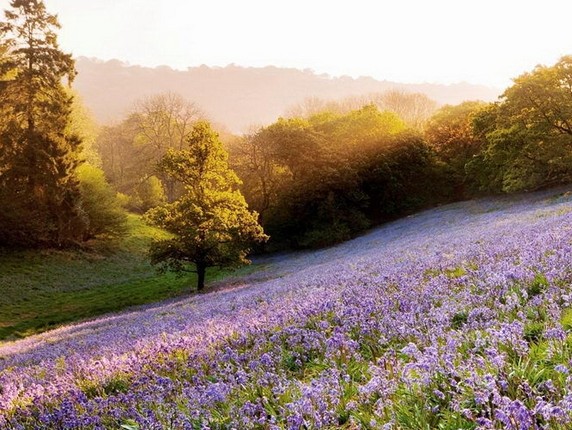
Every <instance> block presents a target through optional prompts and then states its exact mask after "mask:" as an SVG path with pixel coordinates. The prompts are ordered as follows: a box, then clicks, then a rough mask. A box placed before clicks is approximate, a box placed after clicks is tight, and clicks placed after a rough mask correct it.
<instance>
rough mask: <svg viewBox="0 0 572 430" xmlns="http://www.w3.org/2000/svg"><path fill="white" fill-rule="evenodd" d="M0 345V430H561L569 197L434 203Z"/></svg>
mask: <svg viewBox="0 0 572 430" xmlns="http://www.w3.org/2000/svg"><path fill="white" fill-rule="evenodd" d="M258 264H259V265H260V267H261V268H260V270H258V271H256V272H255V273H254V274H252V275H249V276H246V277H244V278H243V280H242V282H236V283H235V284H233V285H232V286H231V287H228V288H226V289H220V290H217V291H214V292H211V293H209V294H203V295H197V296H192V297H189V298H188V299H184V300H179V301H173V302H168V303H165V304H160V305H156V306H152V307H147V308H141V309H137V310H134V311H131V312H128V313H123V314H117V315H111V316H108V317H104V318H100V319H97V320H94V321H90V322H86V323H82V324H78V325H73V326H68V327H64V328H61V329H58V330H54V331H52V332H48V333H44V334H42V335H39V336H34V337H30V338H28V339H24V340H21V341H18V342H14V343H6V344H3V345H0V428H2V429H121V428H124V429H141V430H143V429H173V430H174V429H333V428H345V429H362V428H363V429H459V428H460V429H522V430H526V429H570V428H572V375H571V373H570V372H571V371H572V361H571V360H572V284H571V281H572V197H570V196H569V195H568V194H562V190H560V191H555V190H552V191H550V192H543V193H536V194H532V195H529V196H520V197H512V198H506V197H505V198H496V199H486V200H479V201H473V202H466V203H458V204H454V205H449V206H444V207H441V208H438V209H434V210H431V211H426V212H423V213H421V214H418V215H415V216H411V217H408V218H406V219H402V220H399V221H396V222H393V223H390V224H387V225H385V226H383V227H381V228H379V229H376V230H375V231H372V232H370V233H369V234H367V235H365V236H363V237H360V238H358V239H355V240H353V241H350V242H347V243H345V244H342V245H340V246H337V247H334V248H331V249H327V250H322V251H317V252H313V253H300V254H292V255H284V256H275V257H272V258H267V259H261V260H259V261H258Z"/></svg>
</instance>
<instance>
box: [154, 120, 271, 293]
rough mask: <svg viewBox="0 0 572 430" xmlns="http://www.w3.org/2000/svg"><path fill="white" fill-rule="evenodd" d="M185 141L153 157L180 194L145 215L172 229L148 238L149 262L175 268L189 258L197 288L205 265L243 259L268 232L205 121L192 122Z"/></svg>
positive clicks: (184, 266) (232, 263)
mask: <svg viewBox="0 0 572 430" xmlns="http://www.w3.org/2000/svg"><path fill="white" fill-rule="evenodd" d="M187 142H188V148H187V149H183V150H180V151H177V150H172V149H171V150H169V151H168V152H167V154H166V155H165V156H164V157H163V159H162V160H161V162H160V163H159V168H160V170H161V172H162V173H164V174H166V175H168V176H169V177H170V178H171V179H173V180H176V181H178V182H180V183H181V184H183V186H184V193H183V195H182V196H181V197H180V198H179V199H178V200H175V201H174V202H173V203H169V204H166V205H163V206H160V207H156V208H154V209H151V210H150V211H149V212H148V213H147V215H146V216H147V219H148V220H149V221H150V222H151V223H152V224H154V225H156V226H158V227H161V228H163V229H165V230H167V231H168V232H170V233H171V234H172V235H173V237H172V238H170V239H164V240H159V241H156V242H154V244H153V245H152V247H151V252H150V254H151V261H152V263H154V264H161V265H162V266H163V268H165V269H169V270H174V271H177V272H181V271H185V270H187V267H188V264H189V263H192V264H194V267H195V270H191V271H195V272H196V273H197V278H198V281H197V288H198V290H202V289H203V288H204V285H205V273H206V269H207V268H208V267H213V266H220V267H227V266H236V265H241V264H245V263H248V260H247V259H246V256H247V253H248V251H249V248H250V247H251V246H252V245H253V244H254V243H255V242H263V241H265V240H267V239H268V236H266V235H265V234H264V233H263V231H262V227H260V225H259V224H258V222H257V218H258V214H257V213H256V212H251V211H249V210H248V206H247V204H246V201H245V200H244V197H243V196H242V194H241V193H240V191H238V189H237V187H238V185H239V184H240V180H239V179H238V177H237V176H236V174H235V173H234V172H233V171H232V170H231V169H230V168H229V166H228V155H227V153H226V151H225V150H224V149H223V147H222V143H221V142H220V140H219V139H218V135H217V134H216V133H215V132H214V131H213V130H212V129H211V128H210V126H209V124H208V123H206V122H204V121H201V122H198V123H197V124H196V125H195V126H194V128H193V130H192V131H191V133H190V135H189V137H188V138H187Z"/></svg>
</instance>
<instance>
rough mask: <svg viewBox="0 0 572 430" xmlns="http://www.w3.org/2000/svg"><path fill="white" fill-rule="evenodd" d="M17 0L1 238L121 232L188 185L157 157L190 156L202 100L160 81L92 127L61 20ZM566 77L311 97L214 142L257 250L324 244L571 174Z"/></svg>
mask: <svg viewBox="0 0 572 430" xmlns="http://www.w3.org/2000/svg"><path fill="white" fill-rule="evenodd" d="M12 6H13V11H11V12H7V15H6V18H7V19H6V21H5V22H4V23H2V27H1V28H0V31H1V34H2V38H1V45H0V109H1V110H2V115H1V116H0V149H1V150H0V205H1V207H2V208H3V210H2V211H1V212H0V243H1V244H2V245H3V246H4V247H32V248H34V247H59V248H65V247H85V246H88V245H89V243H90V242H89V241H90V240H92V239H94V238H100V239H103V240H105V239H106V238H112V237H113V236H117V235H121V234H125V227H124V224H125V219H126V212H127V211H131V212H135V213H140V214H144V213H146V212H148V211H151V213H152V212H153V211H155V212H154V213H157V208H158V207H163V208H166V207H173V206H172V205H173V204H174V203H175V202H181V201H182V200H181V199H183V200H184V198H186V197H185V196H188V192H189V186H191V185H192V184H191V185H189V184H188V183H187V184H186V182H188V181H187V179H185V178H182V177H180V176H177V175H173V174H169V173H168V172H166V171H165V169H164V168H161V165H163V166H164V165H165V157H167V158H168V157H173V156H174V155H173V154H176V153H179V154H181V153H183V152H185V151H187V153H189V154H190V153H191V152H192V149H193V142H194V141H193V138H192V136H193V133H195V134H196V133H197V124H203V125H202V126H201V127H203V126H204V124H205V122H204V118H205V114H204V113H203V111H202V109H201V107H200V106H198V105H197V104H196V103H195V102H194V101H193V100H186V99H184V98H183V97H182V96H180V95H178V94H175V93H158V94H156V95H155V96H150V97H146V98H142V99H141V100H140V101H139V102H137V103H136V104H135V105H134V106H133V107H132V109H131V111H130V113H129V114H128V115H126V116H125V117H124V118H122V119H120V120H119V121H117V122H116V123H115V124H114V125H107V126H97V125H95V122H94V121H93V120H92V119H91V118H90V117H89V114H88V113H87V111H86V109H85V108H84V107H83V106H82V104H81V101H80V99H79V97H77V96H76V95H75V94H74V93H73V91H72V90H71V89H70V87H69V86H68V83H69V84H71V83H72V82H73V79H74V77H75V74H76V71H75V68H74V60H73V59H72V57H71V56H70V55H69V54H66V53H63V52H61V50H60V49H59V47H58V45H57V35H56V31H57V29H58V23H57V20H56V18H55V17H54V16H53V15H50V14H49V13H48V12H47V11H46V10H45V7H44V5H43V3H42V2H39V1H24V2H21V1H14V2H12ZM571 89H572V57H563V58H562V59H561V60H560V61H559V62H558V63H557V64H555V65H553V66H538V67H536V68H535V69H534V70H532V71H530V72H527V73H524V74H523V75H521V76H519V77H518V78H516V79H515V80H514V84H513V85H512V86H511V87H510V88H508V89H507V90H506V91H505V92H504V94H503V95H502V96H501V97H500V99H499V100H498V101H497V102H495V103H485V102H477V101H471V102H464V103H462V104H459V105H445V106H441V107H438V106H437V103H436V102H434V101H432V100H431V99H430V98H428V97H427V96H425V95H423V94H419V93H407V92H403V91H397V90H392V91H387V92H384V93H376V94H367V95H361V96H359V95H357V96H354V97H350V98H345V99H341V100H339V101H331V100H321V99H319V98H308V99H306V101H304V102H301V103H300V104H298V105H297V106H294V107H292V108H291V109H290V111H289V114H288V115H285V116H284V117H282V118H278V119H277V120H276V121H275V122H274V123H272V124H270V125H267V126H264V127H258V128H253V129H252V131H251V132H250V133H248V134H245V135H240V136H238V135H231V134H229V133H228V132H223V133H220V136H218V135H216V134H212V135H211V134H208V133H207V134H208V136H210V137H208V139H207V141H208V142H211V143H212V144H213V145H215V146H216V145H218V143H217V142H220V140H222V142H223V143H224V149H223V147H222V146H221V147H220V151H223V152H224V153H225V155H224V156H223V158H222V159H223V160H224V161H223V162H224V163H227V164H225V166H226V165H228V166H229V168H231V169H232V171H233V173H232V175H236V180H234V179H233V180H231V181H230V182H229V181H226V182H224V181H223V182H224V185H223V188H224V187H226V188H225V189H228V190H234V191H233V192H235V191H236V192H237V193H239V194H240V197H239V199H242V198H244V199H245V202H246V204H248V207H249V208H250V209H249V210H250V211H254V212H256V214H257V215H256V214H254V212H249V213H253V214H254V215H253V216H255V217H256V216H258V222H259V223H260V224H261V225H262V227H263V228H264V231H265V232H266V234H267V235H268V236H270V240H269V241H268V242H266V243H265V244H262V242H264V241H259V242H261V243H259V245H257V246H256V249H257V250H258V251H268V250H276V249H284V248H308V247H321V246H327V245H331V244H334V243H337V242H340V241H343V240H347V239H349V238H351V237H353V236H355V235H357V234H359V233H360V232H363V231H364V230H366V229H367V228H369V227H371V226H374V225H376V224H379V223H382V222H384V221H387V220H391V219H394V218H396V217H400V216H403V215H406V214H410V213H412V212H414V211H418V210H420V209H423V208H427V207H431V206H434V205H438V204H442V203H446V202H451V201H456V200H461V199H469V198H473V197H476V196H481V195H483V194H491V193H506V192H520V191H530V190H536V189H540V188H543V187H549V186H553V185H557V184H563V183H568V182H570V181H571V179H572V176H571V175H572V159H571V157H572V96H571V94H572V91H571ZM209 130H210V128H209ZM209 133H211V132H210V131H209ZM219 139H220V140H219ZM195 142H196V140H195ZM213 142H214V143H213ZM203 143H204V142H203ZM209 145H210V144H209ZM207 146H208V145H207ZM213 148H214V146H213ZM217 148H218V146H217ZM209 151H210V149H209ZM213 151H215V150H214V149H213ZM216 151H219V149H216ZM216 151H215V152H216ZM195 159H196V157H195ZM189 166H190V165H189ZM189 166H187V167H189ZM207 169H208V167H207ZM225 169H226V167H225ZM225 175H227V174H226V173H225ZM225 177H228V175H227V176H225ZM234 177H235V176H233V178H234ZM215 182H216V181H215ZM217 192H218V191H217ZM242 196H244V197H242ZM169 205H171V206H169ZM207 209H208V208H207ZM207 209H205V210H207ZM207 211H208V210H207ZM152 218H153V217H152V216H149V215H148V216H147V219H148V220H151V219H152ZM211 221H212V220H211ZM159 224H160V223H159ZM204 228H206V227H204ZM211 229H212V227H211ZM259 233H260V234H262V233H261V231H260V232H259ZM260 237H262V236H260ZM191 262H193V261H191ZM213 264H218V263H216V262H214V263H213Z"/></svg>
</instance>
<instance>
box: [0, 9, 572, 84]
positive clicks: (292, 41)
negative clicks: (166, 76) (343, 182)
mask: <svg viewBox="0 0 572 430" xmlns="http://www.w3.org/2000/svg"><path fill="white" fill-rule="evenodd" d="M8 3H9V1H8V0H0V8H1V9H5V8H6V7H7V5H8ZM45 3H46V6H47V7H48V10H49V11H50V12H52V13H57V14H58V16H59V19H60V23H61V24H62V29H61V30H60V32H59V41H60V45H61V47H62V48H64V49H65V50H66V51H67V52H71V53H72V54H73V55H74V56H76V57H78V56H87V57H97V58H100V59H102V60H109V59H113V58H115V59H119V60H121V61H124V62H127V63H129V64H133V65H135V64H138V65H143V66H158V65H168V66H171V67H172V68H176V69H186V68H187V67H193V66H199V65H201V64H206V65H208V66H226V65H228V64H231V63H234V64H236V65H241V66H267V65H275V66H286V67H296V68H300V69H306V68H309V69H312V70H314V71H315V72H317V73H328V74H330V75H332V76H341V75H349V76H352V77H359V76H372V77H374V78H376V79H380V80H383V79H386V80H391V81H397V82H404V83H420V82H432V83H455V82H461V81H466V82H471V83H476V84H485V85H490V86H496V87H500V88H504V87H506V86H508V85H509V84H510V82H511V78H514V77H516V76H518V75H520V74H521V73H523V72H525V71H528V70H531V69H532V68H533V67H534V66H535V65H536V64H547V65H551V64H553V63H555V62H556V61H557V60H558V59H559V58H560V57H561V56H562V55H567V54H572V26H571V25H570V19H571V17H572V1H570V0H544V1H530V0H520V1H517V0H477V1H475V0H395V1H388V0H378V1H374V0H370V1H367V0H352V1H347V0H329V1H327V0H289V1H284V0H242V1H240V0H45Z"/></svg>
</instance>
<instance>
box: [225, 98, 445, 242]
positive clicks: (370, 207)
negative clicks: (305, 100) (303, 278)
mask: <svg viewBox="0 0 572 430" xmlns="http://www.w3.org/2000/svg"><path fill="white" fill-rule="evenodd" d="M231 150H232V156H233V165H234V166H236V169H237V171H238V172H239V174H240V176H241V178H243V179H244V185H243V187H242V189H243V190H244V194H245V196H246V197H247V201H248V203H249V204H250V205H251V206H252V207H253V208H254V209H255V210H259V211H261V212H262V213H263V217H262V220H261V221H262V223H263V225H264V228H265V230H266V231H267V232H268V233H269V234H270V236H271V237H272V241H273V244H274V247H281V246H292V247H299V248H312V247H321V246H328V245H332V244H334V243H337V242H341V241H344V240H347V239H350V238H351V237H353V236H355V235H356V234H358V233H359V232H361V231H363V230H365V229H366V228H368V227H369V226H371V225H372V224H375V223H378V222H381V221H384V220H387V219H392V218H394V217H396V216H399V215H400V214H403V213H408V212H411V211H414V210H416V209H419V208H421V207H424V206H426V205H428V204H430V203H431V202H433V201H435V200H438V199H440V198H441V197H440V196H439V197H436V195H437V194H438V193H437V192H436V191H435V190H436V189H439V187H440V185H441V183H442V180H441V178H440V177H439V171H438V169H437V168H436V164H435V158H434V156H433V154H432V151H431V150H430V148H429V147H428V146H427V145H426V144H425V143H424V141H423V139H422V138H421V136H419V135H418V134H416V133H413V132H409V131H407V129H406V125H405V123H404V122H403V121H402V120H401V119H400V118H399V117H397V116H396V115H395V114H394V113H392V112H387V111H384V112H381V111H379V110H378V109H377V108H376V107H375V106H374V105H367V106H365V107H363V108H361V109H358V110H355V111H351V112H348V113H346V114H339V113H334V112H322V113H316V114H314V115H312V116H310V117H309V118H308V119H302V118H290V119H279V120H278V121H277V122H276V123H274V124H272V125H270V126H268V127H265V128H262V129H260V130H259V131H258V132H257V133H255V134H254V135H252V136H248V137H247V138H245V139H243V140H242V141H240V142H238V143H237V144H235V145H234V146H233V147H232V148H231ZM428 181H431V182H432V183H435V184H436V187H435V188H434V189H431V190H429V189H428V188H427V187H426V186H425V185H424V184H426V183H427V182H428Z"/></svg>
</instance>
